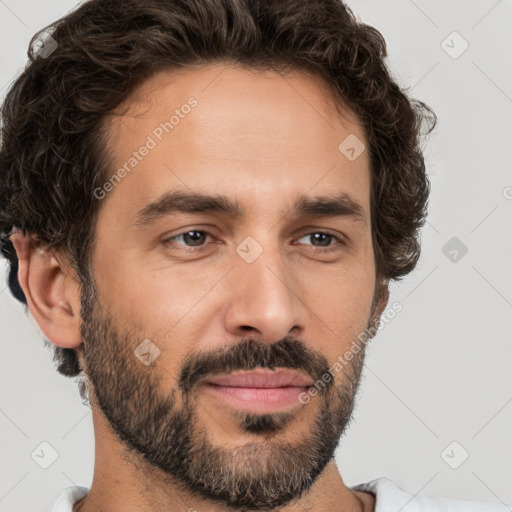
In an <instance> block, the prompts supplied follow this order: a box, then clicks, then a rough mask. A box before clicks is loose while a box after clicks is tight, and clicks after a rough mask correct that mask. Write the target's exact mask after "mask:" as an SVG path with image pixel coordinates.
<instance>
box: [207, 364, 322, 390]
mask: <svg viewBox="0 0 512 512" xmlns="http://www.w3.org/2000/svg"><path fill="white" fill-rule="evenodd" d="M206 382H207V383H208V384H215V385H217V386H229V387H239V388H282V387H286V386H297V387H301V388H303V387H309V386H312V385H313V381H312V380H311V378H309V377H306V376H305V375H303V374H301V373H298V372H293V371H290V370H268V369H266V368H261V369H258V370H251V371H239V372H233V373H230V374H229V375H219V376H217V377H211V378H208V379H207V380H206Z"/></svg>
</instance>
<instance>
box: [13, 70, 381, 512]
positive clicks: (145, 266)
mask: <svg viewBox="0 0 512 512" xmlns="http://www.w3.org/2000/svg"><path fill="white" fill-rule="evenodd" d="M191 97H193V98H195V99H196V100H197V105H196V106H195V107H194V108H193V109H191V111H190V113H188V114H187V115H184V116H183V117H181V116H180V120H179V123H178V124H176V125H175V126H174V128H173V129H172V131H170V133H165V132H164V134H162V135H163V136H162V140H158V139H157V138H156V137H155V136H153V138H154V139H155V141H156V142H157V144H156V146H155V147H154V148H153V149H151V150H150V151H149V152H148V154H147V155H146V156H144V157H143V158H141V159H140V160H139V161H138V163H137V165H136V167H134V168H133V170H131V172H130V173H129V174H127V175H126V176H125V177H123V179H122V180H121V181H120V182H119V183H117V184H116V185H115V186H114V187H112V189H111V190H109V191H108V193H106V195H105V197H104V198H103V199H102V206H101V211H100V215H99V218H98V223H97V226H96V244H95V246H94V254H93V260H92V269H93V277H94V287H90V288H87V289H86V290H85V291H84V293H83V294H81V290H80V287H79V284H78V282H77V280H76V278H75V276H74V275H73V273H72V271H71V270H70V267H69V265H67V263H66V261H65V259H64V258H63V257H61V256H60V255H59V254H57V253H56V254H51V253H49V252H48V251H46V250H45V249H44V248H42V247H38V246H37V244H34V243H31V242H30V240H29V239H28V237H22V236H21V234H20V233H19V232H18V233H16V234H15V235H13V242H14V244H15V247H16V250H17V253H18V257H19V258H20V267H19V280H20V284H21V286H22V288H23V291H24V292H25V295H26V297H27V302H28V304H29V308H30V311H31V313H32V315H33V316H34V318H35V319H36V321H37V322H38V324H39V326H40V327H41V329H42V330H43V332H44V334H45V336H46V337H47V338H48V339H49V340H51V341H52V342H53V343H55V344H56V345H58V346H61V347H68V348H77V349H78V350H79V353H80V361H81V366H82V368H83V369H84V372H85V374H86V376H87V379H88V387H89V393H90V399H91V408H92V412H93V423H94V431H95V439H96V461H95V469H94V479H93V484H92V487H91V490H90V492H89V494H88V495H87V496H86V497H85V498H84V499H83V500H81V501H80V502H79V503H78V504H77V505H76V506H75V509H74V510H75V512H76V511H77V510H80V512H92V511H94V510H98V509H99V510H102V511H105V512H106V511H108V512H118V511H125V510H130V511H143V510H144V511H146V510H147V511H149V510H155V511H156V510H173V511H174V510H176V511H190V510H193V509H196V510H198V511H201V512H203V511H211V512H213V511H216V512H219V511H223V510H226V511H228V510H230V511H231V510H271V509H277V507H281V508H279V510H283V511H286V512H292V511H299V510H300V511H302V510H308V511H312V512H320V511H327V510H329V511H333V512H336V511H340V512H341V511H344V512H355V511H360V510H364V511H371V510H373V509H374V506H375V500H374V498H373V497H372V496H371V495H370V494H367V493H356V492H353V491H351V490H350V489H349V488H348V487H347V486H346V485H345V484H344V483H343V480H342V478H341V475H340V473H339V471H338V469H337V467H336V464H335V462H334V460H333V458H332V457H333V455H334V450H335V448H336V446H337V442H338V440H339V438H340V436H341V435H342V434H343V432H344V431H345V429H346V427H347V425H348V423H349V420H350V416H351V412H352V408H353V404H354V398H355V395H356V391H357V385H358V383H359V377H360V373H361V370H362V367H363V363H364V349H365V347H364V346H360V349H361V350H360V351H359V352H357V354H356V355H355V356H354V357H353V358H352V359H350V360H349V361H345V364H343V369H342V371H337V372H334V374H333V377H334V381H332V380H331V382H330V383H329V384H328V385H327V386H325V389H324V391H322V392H319V393H318V394H317V395H316V396H313V397H311V400H310V401H309V402H308V403H307V404H294V405H293V406H292V407H289V408H288V409H287V410H285V411H282V414H269V415H265V416H263V415H258V414H249V413H243V412H242V411H240V410H238V409H237V408H234V407H233V406H231V405H229V404H227V403H225V402H223V401H221V400H220V399H218V398H216V397H212V396H211V395H209V394H208V392H207V391H206V390H205V389H204V387H203V386H201V379H202V378H203V377H205V376H206V375H207V374H208V371H209V370H208V369H210V371H211V370H212V369H214V371H213V374H223V373H229V371H231V370H243V369H249V368H250V367H251V366H250V360H249V356H251V357H252V358H253V362H254V363H255V364H254V365H253V366H252V367H269V368H270V367H272V365H275V366H277V367H280V368H286V369H291V370H298V371H301V372H302V373H303V374H306V375H308V376H310V377H311V378H312V379H313V380H316V379H317V378H319V377H321V376H322V375H323V374H325V370H326V369H327V368H328V367H330V366H331V365H333V363H334V362H335V361H337V360H338V361H339V360H340V359H339V358H340V356H343V354H344V353H345V352H346V351H347V350H349V349H350V347H351V344H352V343H353V342H354V340H357V336H358V335H359V334H360V333H361V332H363V331H364V330H365V328H366V327H368V326H369V325H371V324H372V322H374V321H375V320H376V319H377V318H378V317H379V316H380V314H381V313H382V311H383V309H384V307H385V305H386V303H387V298H388V295H387V283H382V284H383V288H382V290H384V293H382V294H378V293H377V292H378V291H379V290H380V289H381V288H380V287H379V286H378V285H379V284H380V282H378V281H377V278H376V276H375V263H374V252H373V247H372V238H371V225H370V161H369V155H368V152H367V151H365V152H363V153H362V154H361V156H359V158H357V159H356V160H354V161H349V160H348V159H347V158H346V157H345V156H344V155H343V154H342V153H340V151H339V150H338V145H339V144H340V143H341V142H342V141H343V140H344V139H345V138H346V137H347V136H348V135H350V134H355V135H356V136H357V137H358V138H359V139H360V140H361V141H365V143H366V138H365V134H364V131H363V129H362V127H361V125H360V123H359V122H358V120H357V119H356V118H355V116H354V115H353V114H352V113H351V112H350V111H349V110H345V111H344V112H343V117H340V115H339V113H338V111H337V109H336V107H335V105H334V100H333V98H332V95H331V93H330V91H329V88H328V86H327V85H326V84H325V83H324V82H323V80H322V79H320V78H318V77H314V76H310V75H306V74H304V73H303V72H293V73H290V74H288V75H286V76H285V77H282V76H280V75H279V74H277V73H275V72H270V71H268V72H265V73H262V72H259V71H258V72H257V71H255V70H247V69H242V68H235V67H233V66H226V65H223V64H215V65H209V66H205V67H201V68H197V69H191V70H187V71H181V72H179V73H176V72H165V73H160V74H159V75H156V76H154V77H152V78H151V79H149V80H148V81H146V82H145V83H144V84H143V85H142V86H141V87H140V88H139V89H138V90H137V91H136V92H135V93H134V95H133V96H132V97H131V98H130V99H129V101H127V102H126V104H125V105H123V107H125V109H124V110H123V108H120V109H119V112H122V115H118V116H113V117H111V118H109V119H108V120H107V122H106V124H105V129H106V133H107V137H106V143H107V144H108V147H109V148H110V149H111V150H112V156H113V157H114V162H113V165H112V170H113V173H114V172H115V171H116V170H117V169H118V168H120V167H122V166H123V164H124V163H125V162H127V160H128V159H129V158H130V157H131V156H132V155H133V152H134V151H136V150H138V149H139V148H140V147H141V146H142V145H143V144H145V143H146V141H147V137H148V136H151V135H152V134H154V130H155V128H156V127H158V126H159V125H160V123H162V122H165V121H168V120H169V118H170V116H171V115H172V114H173V112H174V111H175V109H180V107H181V106H182V105H184V104H187V101H188V100H189V99H190V98H191ZM126 108H127V109H128V110H126ZM186 110H187V111H188V109H186ZM181 112H182V113H183V110H182V111H181ZM100 185H101V184H100ZM171 189H172V190H181V191H189V192H190V191H193V192H199V193H202V194H209V195H213V194H222V195H225V196H228V197H229V198H231V199H236V200H237V201H238V202H239V203H240V205H241V206H243V208H244V209H245V210H246V216H245V217H243V218H241V219H233V218H230V217H228V216H226V215H222V214H219V213H210V212H208V213H206V212H205V213H193V214H191V213H188V214H183V213H180V214H174V215H169V216H166V217H163V218H159V219H158V220H155V221H154V222H153V223H151V224H147V225H144V226H138V225H136V224H135V215H136V213H137V212H138V211H139V210H141V209H142V208H144V207H145V206H146V205H147V204H148V203H150V202H151V201H154V200H155V199H156V198H157V197H158V196H159V195H160V194H162V193H163V192H164V191H167V190H171ZM340 193H345V194H347V195H348V196H350V198H351V199H352V201H354V202H355V203H357V204H359V205H360V207H361V210H362V212H363V216H362V218H360V219H357V218H354V217H353V216H340V217H328V216H326V217H321V216H317V217H315V216H307V217H306V216H301V217H293V216H292V215H291V214H290V212H291V208H292V206H293V204H294V202H295V200H296V199H297V197H298V196H299V195H301V194H305V195H307V196H309V197H315V196H337V195H339V194H340ZM325 230H327V231H329V232H330V233H332V234H333V235H335V237H339V240H338V239H336V238H329V237H326V238H325V239H324V240H323V241H320V242H319V241H317V240H315V236H314V233H318V232H322V231H325ZM190 231H199V232H200V233H198V234H196V235H195V237H193V236H178V235H183V234H184V233H188V232H190ZM205 232H206V233H205ZM317 236H319V235H317ZM170 237H174V238H173V239H172V240H171V241H169V240H168V239H169V238H170ZM247 237H252V238H253V239H254V240H255V241H256V242H257V244H258V246H259V247H260V248H261V249H262V252H261V254H259V256H257V257H256V259H254V261H252V262H251V263H248V262H247V261H246V260H244V259H243V258H242V257H241V255H240V254H241V253H239V252H237V247H239V246H240V244H241V243H242V242H243V241H244V240H245V239H246V238H247ZM166 240H167V241H166ZM251 243H252V242H251ZM242 247H243V245H242ZM250 247H251V249H250V251H254V250H255V249H254V247H255V246H254V245H251V246H250ZM327 248H331V249H332V248H335V249H334V250H332V251H330V252H326V249H327ZM187 249H189V251H190V252H187ZM193 251H194V252H193ZM251 254H254V252H252V253H251ZM146 339H150V340H151V342H152V343H153V344H154V346H156V347H158V349H159V350H160V353H159V355H158V357H157V358H156V359H155V361H154V362H152V363H151V364H149V365H147V366H146V365H144V364H142V363H141V361H140V360H139V359H138V358H136V357H135V355H134V350H136V349H137V347H138V346H139V345H140V343H141V342H142V341H143V340H146ZM198 363H204V364H203V366H201V365H200V364H198ZM186 370H187V371H188V373H187V372H186ZM213 374H212V375H213ZM185 377H187V378H185ZM187 457H188V458H187ZM220 475H223V476H222V477H221V476H220ZM201 479H202V480H201ZM233 489H236V491H234V492H232V493H231V492H230V491H233Z"/></svg>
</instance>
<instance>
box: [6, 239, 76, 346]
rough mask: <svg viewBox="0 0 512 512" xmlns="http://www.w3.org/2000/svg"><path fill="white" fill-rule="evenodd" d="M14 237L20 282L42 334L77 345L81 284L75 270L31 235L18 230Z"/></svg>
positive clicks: (63, 343)
mask: <svg viewBox="0 0 512 512" xmlns="http://www.w3.org/2000/svg"><path fill="white" fill-rule="evenodd" d="M11 240H12V243H13V245H14V248H15V249H16V254H17V256H18V282H19V284H20V286H21V289H22V290H23V293H24V294H25V297H26V299H27V306H28V308H29V310H30V313H31V314H32V316H33V317H34V319H35V321H36V322H37V324H38V325H39V327H40V328H41V330H42V331H43V334H44V335H45V336H46V338H48V340H49V341H51V342H52V343H54V344H55V345H57V346H59V347H63V348H76V347H78V346H79V345H80V344H81V343H82V340H81V336H80V330H79V326H80V286H79V282H78V280H77V279H76V277H75V276H74V274H75V273H74V272H73V271H72V270H71V268H70V266H69V265H67V264H65V263H64V262H63V261H58V260H57V258H56V256H55V254H54V253H53V251H50V250H49V249H48V248H45V247H44V246H42V244H41V243H40V242H38V241H37V240H36V239H34V238H33V237H32V236H31V235H30V234H26V235H23V234H22V233H21V231H20V230H16V231H15V232H14V233H13V234H12V235H11Z"/></svg>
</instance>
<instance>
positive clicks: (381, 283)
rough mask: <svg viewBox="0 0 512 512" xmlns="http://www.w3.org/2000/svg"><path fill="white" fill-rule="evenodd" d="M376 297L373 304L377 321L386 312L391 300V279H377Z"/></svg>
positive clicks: (374, 316)
mask: <svg viewBox="0 0 512 512" xmlns="http://www.w3.org/2000/svg"><path fill="white" fill-rule="evenodd" d="M376 286H377V289H376V297H375V302H374V305H373V308H374V309H373V311H374V313H373V318H374V321H375V322H376V321H377V320H378V319H379V318H380V317H381V315H382V313H383V312H384V309H385V308H386V306H387V305H388V301H389V280H387V279H379V280H378V281H377V284H376Z"/></svg>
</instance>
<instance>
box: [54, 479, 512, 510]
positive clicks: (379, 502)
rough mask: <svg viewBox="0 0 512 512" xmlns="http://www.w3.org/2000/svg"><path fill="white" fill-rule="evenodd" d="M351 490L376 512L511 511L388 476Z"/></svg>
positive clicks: (76, 494)
mask: <svg viewBox="0 0 512 512" xmlns="http://www.w3.org/2000/svg"><path fill="white" fill-rule="evenodd" d="M351 489H352V490H354V491H366V492H371V493H372V494H374V495H375V512H399V511H400V512H503V511H504V510H505V509H506V508H509V510H510V509H512V504H508V505H506V504H505V505H504V504H503V503H487V502H482V501H463V500H454V499H447V498H440V497H437V496H432V495H429V494H418V495H416V496H415V495H411V494H408V493H406V492H405V491H403V490H402V489H401V488H400V487H398V485H396V484H395V483H394V482H393V481H392V480H390V479H389V478H386V477H380V478H376V479H375V480H372V481H371V482H367V483H365V484H358V485H355V486H352V487H351ZM88 491H89V489H88V488H87V487H68V488H67V489H64V491H62V493H61V494H60V496H59V497H58V499H57V501H56V502H55V504H54V505H53V508H52V510H51V512H72V510H73V504H74V503H76V502H77V501H78V500H79V499H80V498H82V496H84V495H85V494H87V492H88Z"/></svg>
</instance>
